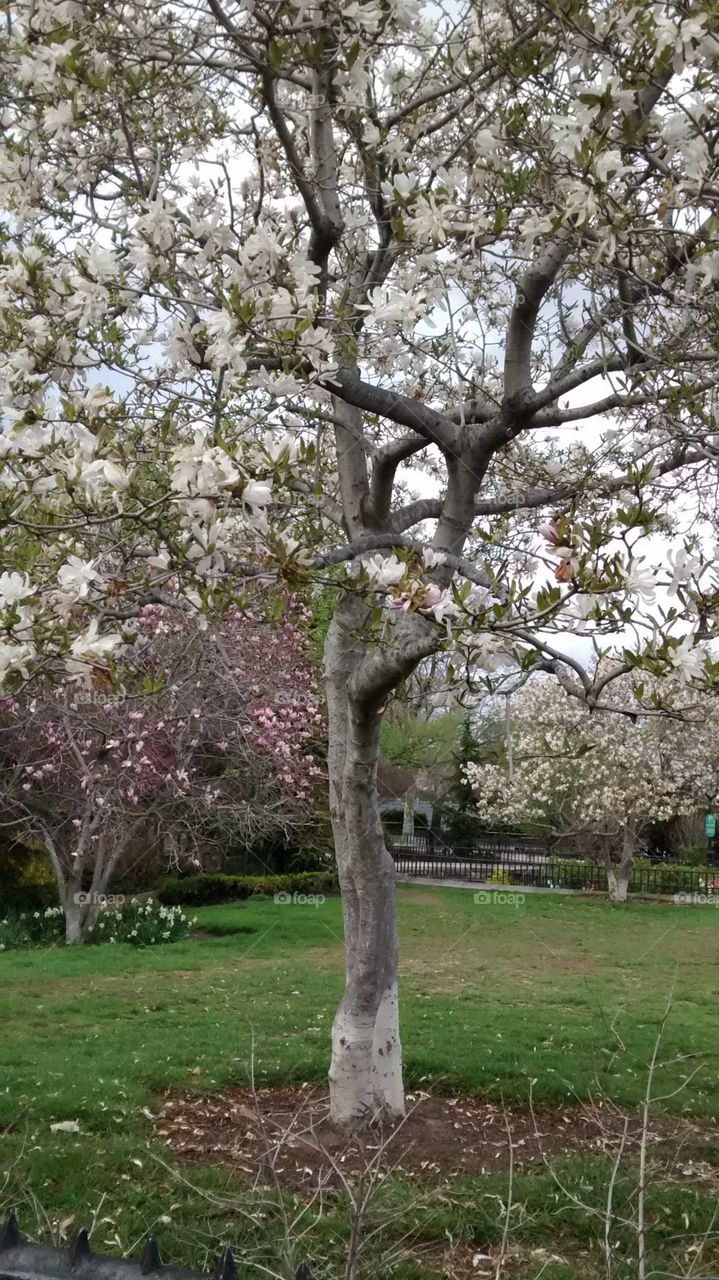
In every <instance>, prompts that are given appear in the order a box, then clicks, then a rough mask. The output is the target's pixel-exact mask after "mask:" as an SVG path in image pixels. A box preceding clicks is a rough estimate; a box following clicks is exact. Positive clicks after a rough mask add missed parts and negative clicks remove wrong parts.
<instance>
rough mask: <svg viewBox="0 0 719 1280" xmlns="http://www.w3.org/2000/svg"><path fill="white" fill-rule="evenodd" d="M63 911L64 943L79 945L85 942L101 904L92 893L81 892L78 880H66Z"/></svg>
mask: <svg viewBox="0 0 719 1280" xmlns="http://www.w3.org/2000/svg"><path fill="white" fill-rule="evenodd" d="M63 909H64V912H65V943H66V945H67V946H79V945H80V943H82V942H86V941H87V939H88V936H89V935H90V933H91V932H92V928H93V925H94V924H95V921H96V920H97V917H98V916H99V914H100V910H101V904H99V903H97V901H96V900H95V899H94V895H92V894H89V893H82V891H81V889H80V882H79V881H75V880H73V881H70V882H68V884H67V886H66V890H65V901H64V903H63Z"/></svg>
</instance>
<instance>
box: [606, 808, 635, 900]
mask: <svg viewBox="0 0 719 1280" xmlns="http://www.w3.org/2000/svg"><path fill="white" fill-rule="evenodd" d="M635 842H636V832H635V830H634V824H633V823H632V822H628V823H627V825H626V826H625V828H624V832H623V835H622V852H621V856H620V859H619V862H618V864H616V865H615V864H614V863H613V862H612V860H611V856H610V855H609V853H606V854H605V866H606V869H607V884H608V886H609V898H610V901H611V902H626V900H627V895H628V892H629V881H630V879H631V874H632V867H633V865H634V846H635Z"/></svg>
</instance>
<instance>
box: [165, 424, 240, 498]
mask: <svg viewBox="0 0 719 1280" xmlns="http://www.w3.org/2000/svg"><path fill="white" fill-rule="evenodd" d="M172 462H173V464H174V465H173V469H172V487H173V489H174V490H175V492H176V493H195V494H199V495H202V494H210V493H217V491H218V490H219V489H222V488H225V487H226V486H227V485H232V484H235V483H236V482H237V481H238V480H239V479H240V473H239V471H238V470H237V467H236V466H235V464H234V462H233V461H232V459H231V458H228V456H227V454H226V453H225V452H224V451H223V450H222V449H220V448H218V447H217V446H216V445H208V443H207V436H206V435H205V433H204V432H203V431H197V432H196V433H195V439H194V441H193V443H192V444H191V445H188V446H186V447H183V448H181V449H175V451H174V453H173V454H172Z"/></svg>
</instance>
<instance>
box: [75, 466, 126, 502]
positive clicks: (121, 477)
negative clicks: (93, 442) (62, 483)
mask: <svg viewBox="0 0 719 1280" xmlns="http://www.w3.org/2000/svg"><path fill="white" fill-rule="evenodd" d="M80 480H81V482H82V484H84V486H85V488H86V489H87V490H88V492H89V493H90V494H92V495H96V494H98V493H100V492H101V491H102V490H103V489H115V490H125V489H127V488H128V486H129V484H130V475H129V473H128V472H127V471H125V470H124V469H123V468H122V467H119V466H118V465H117V463H116V462H110V460H109V458H96V459H95V461H94V462H88V463H86V464H85V466H83V468H82V470H81V472H80Z"/></svg>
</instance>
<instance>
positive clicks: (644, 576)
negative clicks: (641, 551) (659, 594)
mask: <svg viewBox="0 0 719 1280" xmlns="http://www.w3.org/2000/svg"><path fill="white" fill-rule="evenodd" d="M625 575H626V576H625V583H626V588H627V591H630V592H631V593H632V594H633V595H637V596H640V597H641V599H642V600H643V601H644V603H645V604H653V603H654V601H655V599H656V585H657V575H656V573H655V571H654V570H653V569H652V567H651V565H649V564H648V563H647V561H646V559H645V558H644V556H637V557H636V559H635V560H630V562H629V564H628V565H627V567H626V569H625Z"/></svg>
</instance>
